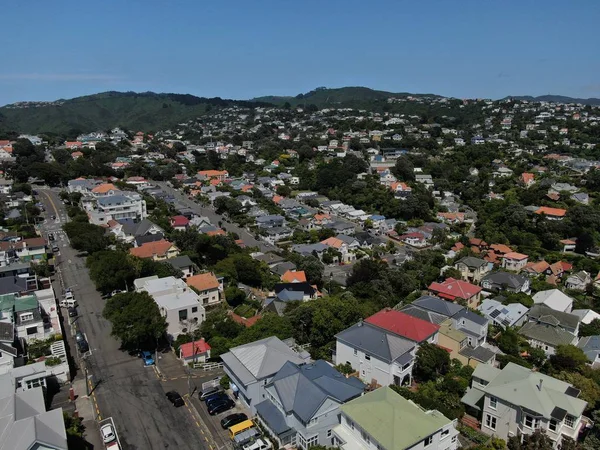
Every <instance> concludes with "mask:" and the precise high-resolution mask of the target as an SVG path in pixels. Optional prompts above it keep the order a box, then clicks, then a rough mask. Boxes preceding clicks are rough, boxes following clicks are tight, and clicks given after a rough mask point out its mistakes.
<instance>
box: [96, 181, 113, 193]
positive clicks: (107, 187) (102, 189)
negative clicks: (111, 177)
mask: <svg viewBox="0 0 600 450" xmlns="http://www.w3.org/2000/svg"><path fill="white" fill-rule="evenodd" d="M109 191H118V189H117V187H116V186H115V185H114V184H112V183H103V184H101V185H99V186H96V187H95V188H94V189H92V192H93V193H94V194H106V193H107V192H109Z"/></svg>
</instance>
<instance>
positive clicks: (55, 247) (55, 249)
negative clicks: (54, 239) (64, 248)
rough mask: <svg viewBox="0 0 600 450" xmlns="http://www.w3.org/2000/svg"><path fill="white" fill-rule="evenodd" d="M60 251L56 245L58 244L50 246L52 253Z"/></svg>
mask: <svg viewBox="0 0 600 450" xmlns="http://www.w3.org/2000/svg"><path fill="white" fill-rule="evenodd" d="M58 252H60V248H59V247H58V245H55V246H54V247H52V253H58Z"/></svg>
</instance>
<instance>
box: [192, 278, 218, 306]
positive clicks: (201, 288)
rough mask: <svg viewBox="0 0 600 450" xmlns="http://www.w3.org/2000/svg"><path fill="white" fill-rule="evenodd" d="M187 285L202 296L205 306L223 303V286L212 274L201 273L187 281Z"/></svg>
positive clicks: (201, 301) (201, 300) (201, 299)
mask: <svg viewBox="0 0 600 450" xmlns="http://www.w3.org/2000/svg"><path fill="white" fill-rule="evenodd" d="M185 282H186V284H187V285H188V286H190V287H193V288H194V289H196V291H197V292H198V295H199V296H200V303H202V305H203V306H211V305H216V304H218V303H220V302H221V300H222V298H221V296H222V292H223V285H222V283H220V282H219V280H218V279H217V277H216V276H215V274H214V273H212V272H206V273H199V274H198V275H193V276H191V277H188V278H187V279H186V280H185Z"/></svg>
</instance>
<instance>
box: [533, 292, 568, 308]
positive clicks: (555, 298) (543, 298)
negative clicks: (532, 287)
mask: <svg viewBox="0 0 600 450" xmlns="http://www.w3.org/2000/svg"><path fill="white" fill-rule="evenodd" d="M533 302H534V303H543V304H544V305H546V306H548V307H549V308H552V309H554V310H555V311H562V312H565V311H566V312H569V311H571V308H572V307H573V299H572V298H571V297H569V296H568V295H566V294H563V293H562V292H561V291H559V290H558V289H550V290H548V291H540V292H538V293H537V294H535V295H534V296H533Z"/></svg>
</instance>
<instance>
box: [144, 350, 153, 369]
mask: <svg viewBox="0 0 600 450" xmlns="http://www.w3.org/2000/svg"><path fill="white" fill-rule="evenodd" d="M142 360H143V361H144V365H145V366H153V365H154V357H153V356H152V353H150V352H149V351H146V350H144V351H143V352H142Z"/></svg>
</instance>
